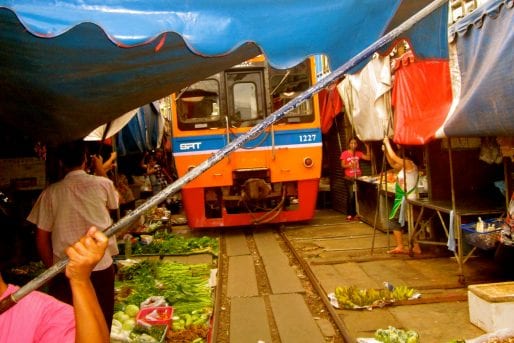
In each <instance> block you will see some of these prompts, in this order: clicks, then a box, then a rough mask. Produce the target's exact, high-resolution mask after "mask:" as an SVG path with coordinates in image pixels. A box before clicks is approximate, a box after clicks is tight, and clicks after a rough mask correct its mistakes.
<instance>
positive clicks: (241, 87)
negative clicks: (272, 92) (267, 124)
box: [226, 71, 266, 127]
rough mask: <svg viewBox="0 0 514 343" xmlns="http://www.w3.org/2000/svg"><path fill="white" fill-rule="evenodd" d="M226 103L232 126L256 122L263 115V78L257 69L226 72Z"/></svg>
mask: <svg viewBox="0 0 514 343" xmlns="http://www.w3.org/2000/svg"><path fill="white" fill-rule="evenodd" d="M226 80H227V89H228V92H227V100H228V101H227V103H228V115H229V119H230V123H231V125H232V126H233V127H248V126H253V125H255V124H257V123H258V122H259V121H260V120H261V119H262V118H264V116H265V111H266V110H265V101H264V93H263V78H262V73H261V72H259V71H250V72H248V71H245V72H228V73H227V74H226Z"/></svg>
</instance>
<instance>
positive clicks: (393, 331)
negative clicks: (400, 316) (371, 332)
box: [375, 326, 419, 343]
mask: <svg viewBox="0 0 514 343" xmlns="http://www.w3.org/2000/svg"><path fill="white" fill-rule="evenodd" d="M375 339H376V340H377V341H379V342H384V343H419V335H418V333H417V332H416V331H413V330H400V329H397V328H395V327H393V326H389V327H388V328H387V329H378V330H377V331H375Z"/></svg>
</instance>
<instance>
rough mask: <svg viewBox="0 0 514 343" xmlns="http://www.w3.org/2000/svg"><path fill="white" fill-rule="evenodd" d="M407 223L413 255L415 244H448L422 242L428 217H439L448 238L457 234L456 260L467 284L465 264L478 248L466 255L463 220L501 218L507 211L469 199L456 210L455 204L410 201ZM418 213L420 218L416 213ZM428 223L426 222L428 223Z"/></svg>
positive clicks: (483, 201)
mask: <svg viewBox="0 0 514 343" xmlns="http://www.w3.org/2000/svg"><path fill="white" fill-rule="evenodd" d="M407 204H408V209H407V216H408V217H407V220H408V228H409V251H410V254H411V255H412V246H413V243H414V241H415V240H416V241H418V242H419V243H422V244H433V245H445V246H446V245H447V242H437V241H431V240H418V239H417V238H418V236H419V234H420V233H421V232H422V231H423V230H425V229H426V228H427V226H428V225H429V223H428V222H427V221H426V218H427V217H428V216H432V217H433V216H437V217H438V218H439V221H440V223H441V225H442V227H443V230H444V234H445V236H446V238H449V237H450V234H453V237H454V239H455V251H453V253H454V255H455V259H456V261H457V264H458V268H459V274H458V275H459V282H461V283H464V281H465V279H464V272H463V265H464V263H466V261H467V260H468V258H469V257H470V256H471V255H472V253H473V252H474V251H475V249H476V248H475V247H474V248H473V249H472V250H471V251H469V252H468V253H467V254H464V253H463V241H462V237H463V235H462V230H461V224H462V218H463V217H474V218H473V220H474V221H476V220H477V218H478V217H491V216H500V215H502V214H503V213H504V212H505V210H504V209H503V208H502V207H501V206H496V205H492V204H491V203H488V202H487V200H468V201H466V202H458V203H457V204H456V206H455V208H453V207H452V203H451V201H434V200H428V199H423V200H407ZM452 211H453V233H452V232H451V231H450V228H451V224H452V223H451V222H450V218H451V214H452ZM415 212H416V216H415V215H414V213H415ZM414 217H415V218H414ZM424 220H425V221H424Z"/></svg>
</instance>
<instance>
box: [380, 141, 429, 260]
mask: <svg viewBox="0 0 514 343" xmlns="http://www.w3.org/2000/svg"><path fill="white" fill-rule="evenodd" d="M383 149H384V153H385V155H386V159H387V162H388V163H389V164H390V165H391V167H392V168H393V169H394V170H395V172H396V173H397V174H396V185H395V200H394V204H393V208H392V210H391V213H390V214H389V219H393V218H394V217H395V216H396V214H397V212H398V210H400V214H399V220H398V221H399V223H400V226H399V227H397V228H395V229H393V235H394V238H395V242H396V247H395V248H394V249H392V250H389V251H388V252H387V253H388V254H404V253H407V251H406V250H405V248H404V244H403V231H404V230H405V228H406V225H405V224H406V223H405V215H404V212H405V205H406V204H405V199H416V198H417V197H418V192H417V184H418V167H417V166H416V164H415V163H414V162H413V161H412V160H410V159H406V158H401V157H399V156H398V155H397V154H396V153H395V152H394V150H393V148H392V147H391V143H390V142H389V138H388V137H386V138H384V145H383ZM412 252H413V253H414V254H421V248H420V246H419V244H418V243H417V242H415V243H414V245H413V248H412Z"/></svg>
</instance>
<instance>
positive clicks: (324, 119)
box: [318, 85, 343, 133]
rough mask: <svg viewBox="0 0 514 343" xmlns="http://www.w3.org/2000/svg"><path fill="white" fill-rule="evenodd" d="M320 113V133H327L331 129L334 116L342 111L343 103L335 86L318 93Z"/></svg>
mask: <svg viewBox="0 0 514 343" xmlns="http://www.w3.org/2000/svg"><path fill="white" fill-rule="evenodd" d="M318 98H319V103H320V112H321V132H322V133H327V132H328V130H330V128H331V127H332V123H333V122H334V118H335V116H337V115H338V114H339V113H340V112H341V111H342V110H343V101H342V100H341V97H340V96H339V93H338V92H337V88H336V86H335V85H331V86H329V87H327V88H326V89H323V90H322V91H320V92H319V93H318Z"/></svg>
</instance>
